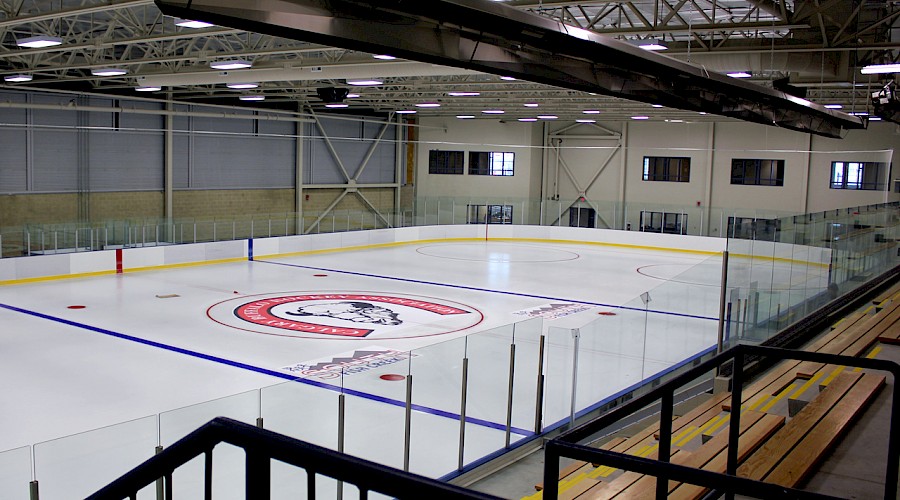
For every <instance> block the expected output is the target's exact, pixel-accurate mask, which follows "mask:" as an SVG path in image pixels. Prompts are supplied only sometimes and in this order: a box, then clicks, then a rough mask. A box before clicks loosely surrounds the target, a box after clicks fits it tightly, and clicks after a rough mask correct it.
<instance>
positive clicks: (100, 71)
mask: <svg viewBox="0 0 900 500" xmlns="http://www.w3.org/2000/svg"><path fill="white" fill-rule="evenodd" d="M91 74H92V75H94V76H122V75H125V74H128V70H127V69H125V68H93V69H91Z"/></svg>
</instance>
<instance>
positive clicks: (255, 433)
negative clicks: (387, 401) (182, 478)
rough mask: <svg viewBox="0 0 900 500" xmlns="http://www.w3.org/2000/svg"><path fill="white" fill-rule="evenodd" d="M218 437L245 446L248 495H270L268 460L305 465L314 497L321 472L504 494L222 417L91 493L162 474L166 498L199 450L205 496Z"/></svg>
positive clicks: (408, 494)
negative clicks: (455, 483) (174, 475)
mask: <svg viewBox="0 0 900 500" xmlns="http://www.w3.org/2000/svg"><path fill="white" fill-rule="evenodd" d="M219 443H228V444H231V445H233V446H237V447H239V448H243V449H244V451H245V452H246V467H245V473H246V476H247V477H246V498H253V499H265V498H269V493H270V486H271V485H270V481H271V471H270V464H271V461H272V460H278V461H280V462H284V463H286V464H290V465H293V466H295V467H301V468H303V469H306V472H307V478H308V481H307V485H308V486H307V488H308V490H307V493H308V497H309V498H315V476H316V475H317V474H321V475H323V476H327V477H330V478H333V479H336V480H338V481H343V482H345V483H349V484H353V485H355V486H356V487H357V488H359V492H360V498H365V497H366V494H367V493H368V492H369V491H372V492H378V493H382V494H385V495H390V496H392V497H394V498H429V499H448V500H449V499H460V498H472V499H482V500H500V497H495V496H493V495H488V494H485V493H479V492H476V491H471V490H467V489H465V488H461V487H458V486H453V485H450V484H447V483H443V482H441V481H437V480H435V479H431V478H428V477H425V476H420V475H418V474H413V473H410V472H404V471H401V470H398V469H394V468H392V467H388V466H385V465H381V464H377V463H375V462H370V461H368V460H364V459H361V458H357V457H353V456H350V455H346V454H343V453H339V452H337V451H334V450H330V449H328V448H324V447H322V446H318V445H315V444H312V443H307V442H305V441H301V440H299V439H294V438H292V437H288V436H285V435H282V434H278V433H276V432H272V431H270V430H266V429H261V428H258V427H255V426H252V425H249V424H245V423H243V422H238V421H237V420H232V419H229V418H224V417H217V418H215V419H213V420H210V421H209V422H207V423H206V424H204V425H203V426H202V427H200V428H199V429H197V430H195V431H194V432H191V433H190V434H188V435H187V436H185V437H184V438H182V439H180V440H179V441H178V442H176V443H174V444H173V445H172V446H170V447H168V448H167V449H165V450H163V451H162V452H160V453H159V454H157V455H155V456H154V457H152V458H150V459H149V460H147V461H145V462H144V463H142V464H141V465H138V466H137V467H135V468H134V469H132V470H131V471H129V472H127V473H125V474H124V475H123V476H122V477H120V478H119V479H116V480H115V481H113V482H112V483H110V484H108V485H107V486H105V487H103V488H101V489H100V490H99V491H97V492H96V493H94V494H92V495H90V496H89V497H87V498H88V499H89V500H113V499H114V500H121V499H123V498H137V492H138V491H139V490H141V489H142V488H144V487H146V486H149V485H150V484H152V483H154V482H155V481H157V480H158V479H161V478H164V479H165V488H166V498H167V499H170V498H172V494H171V492H172V473H173V472H174V471H175V469H177V468H178V467H180V466H182V465H184V464H185V463H187V462H189V461H190V460H193V459H194V458H196V457H198V456H200V455H206V474H205V488H206V498H211V494H212V470H211V467H212V452H213V448H214V447H215V446H216V445H217V444H219Z"/></svg>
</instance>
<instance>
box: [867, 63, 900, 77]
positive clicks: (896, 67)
mask: <svg viewBox="0 0 900 500" xmlns="http://www.w3.org/2000/svg"><path fill="white" fill-rule="evenodd" d="M859 72H860V73H862V74H864V75H878V74H882V73H900V64H897V63H894V64H870V65H868V66H864V67H863V69H861V70H859Z"/></svg>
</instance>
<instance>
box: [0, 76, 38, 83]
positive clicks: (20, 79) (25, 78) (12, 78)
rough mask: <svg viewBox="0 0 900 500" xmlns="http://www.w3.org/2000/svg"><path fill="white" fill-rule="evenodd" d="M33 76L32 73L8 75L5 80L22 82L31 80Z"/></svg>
mask: <svg viewBox="0 0 900 500" xmlns="http://www.w3.org/2000/svg"><path fill="white" fill-rule="evenodd" d="M32 78H33V77H32V76H31V75H6V76H4V77H3V81H4V82H10V83H21V82H30V81H31V79H32Z"/></svg>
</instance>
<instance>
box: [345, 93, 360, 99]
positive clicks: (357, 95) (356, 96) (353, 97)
mask: <svg viewBox="0 0 900 500" xmlns="http://www.w3.org/2000/svg"><path fill="white" fill-rule="evenodd" d="M358 97H359V94H347V99H356V98H358Z"/></svg>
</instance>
